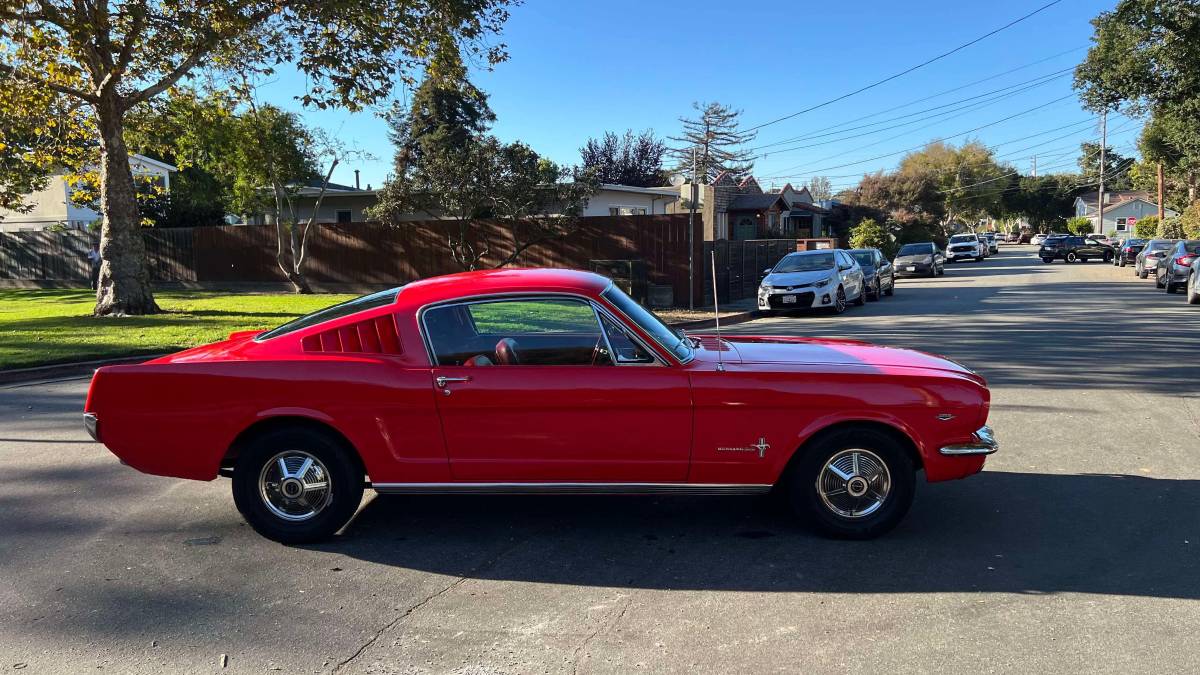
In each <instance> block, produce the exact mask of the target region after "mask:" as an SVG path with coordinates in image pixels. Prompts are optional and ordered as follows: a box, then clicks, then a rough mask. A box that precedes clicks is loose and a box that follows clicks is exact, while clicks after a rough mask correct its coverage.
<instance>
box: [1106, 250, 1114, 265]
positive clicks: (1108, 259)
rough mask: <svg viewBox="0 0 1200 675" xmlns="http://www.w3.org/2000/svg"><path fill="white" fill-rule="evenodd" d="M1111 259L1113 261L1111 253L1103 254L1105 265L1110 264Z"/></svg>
mask: <svg viewBox="0 0 1200 675" xmlns="http://www.w3.org/2000/svg"><path fill="white" fill-rule="evenodd" d="M1112 259H1113V254H1112V253H1111V252H1109V251H1105V253H1104V262H1106V263H1110V262H1112Z"/></svg>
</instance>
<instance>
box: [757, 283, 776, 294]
mask: <svg viewBox="0 0 1200 675" xmlns="http://www.w3.org/2000/svg"><path fill="white" fill-rule="evenodd" d="M774 289H775V287H774V286H772V285H771V284H760V285H759V287H758V290H760V291H763V292H764V293H770V292H771V291H772V290H774Z"/></svg>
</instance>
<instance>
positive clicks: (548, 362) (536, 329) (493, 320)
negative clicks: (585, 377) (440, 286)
mask: <svg viewBox="0 0 1200 675" xmlns="http://www.w3.org/2000/svg"><path fill="white" fill-rule="evenodd" d="M423 323H424V329H425V331H426V337H427V339H428V341H429V345H430V347H431V349H432V351H433V357H434V361H435V364H436V365H440V366H587V365H612V359H611V357H610V355H609V354H608V350H607V342H606V341H605V339H604V335H603V334H602V333H601V330H600V323H599V320H598V318H597V316H596V312H595V310H593V309H592V306H591V305H590V304H588V303H586V302H583V301H581V300H576V299H570V298H562V299H558V298H530V299H521V298H514V299H506V300H494V301H482V302H471V303H464V304H456V305H443V306H439V307H434V308H431V309H429V310H426V311H425V314H424V318H423Z"/></svg>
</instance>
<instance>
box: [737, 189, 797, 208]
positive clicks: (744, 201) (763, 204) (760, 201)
mask: <svg viewBox="0 0 1200 675" xmlns="http://www.w3.org/2000/svg"><path fill="white" fill-rule="evenodd" d="M777 202H779V203H782V202H783V197H781V196H780V195H779V193H778V192H766V193H763V194H760V195H738V196H736V197H734V198H733V199H732V200H731V201H730V202H729V206H726V207H725V210H726V211H764V210H766V209H769V208H771V207H772V206H774V205H775V204H776V203H777ZM786 206H787V205H786V204H784V207H785V208H786Z"/></svg>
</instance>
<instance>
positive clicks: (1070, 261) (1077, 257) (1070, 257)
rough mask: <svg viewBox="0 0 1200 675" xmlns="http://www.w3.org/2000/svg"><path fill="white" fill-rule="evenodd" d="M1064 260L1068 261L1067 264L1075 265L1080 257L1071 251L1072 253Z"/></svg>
mask: <svg viewBox="0 0 1200 675" xmlns="http://www.w3.org/2000/svg"><path fill="white" fill-rule="evenodd" d="M1063 260H1065V261H1067V262H1069V263H1073V262H1075V261H1076V260H1079V256H1078V255H1075V252H1074V251H1070V252H1068V253H1067V257H1065V258H1063Z"/></svg>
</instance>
